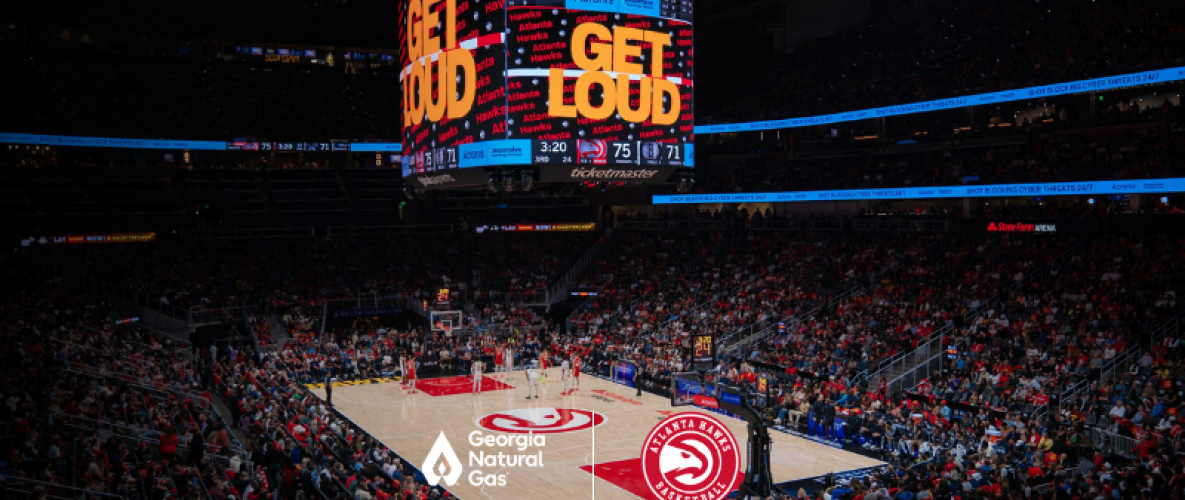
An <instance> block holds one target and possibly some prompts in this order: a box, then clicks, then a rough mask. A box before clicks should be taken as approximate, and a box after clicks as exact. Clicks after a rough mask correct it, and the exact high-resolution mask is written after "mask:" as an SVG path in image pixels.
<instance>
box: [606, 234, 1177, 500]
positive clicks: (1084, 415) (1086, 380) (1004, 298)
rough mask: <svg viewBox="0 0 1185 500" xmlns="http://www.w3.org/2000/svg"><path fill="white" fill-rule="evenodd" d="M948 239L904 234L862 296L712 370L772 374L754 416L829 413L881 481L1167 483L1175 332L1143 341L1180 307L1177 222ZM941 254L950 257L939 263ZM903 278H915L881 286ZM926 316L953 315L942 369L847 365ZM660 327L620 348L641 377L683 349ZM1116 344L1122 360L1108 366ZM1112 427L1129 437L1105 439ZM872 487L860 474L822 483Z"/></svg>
mask: <svg viewBox="0 0 1185 500" xmlns="http://www.w3.org/2000/svg"><path fill="white" fill-rule="evenodd" d="M950 243H951V244H950V246H949V247H944V246H941V245H939V246H937V247H934V248H925V247H918V248H917V249H919V250H924V251H915V252H911V253H910V254H909V256H908V257H907V258H903V259H901V260H902V262H901V265H898V266H892V267H894V271H893V272H889V273H885V274H883V275H882V276H883V278H884V281H883V284H884V285H885V289H884V290H881V291H879V292H878V291H877V290H876V288H875V287H874V288H872V289H871V290H870V293H869V294H868V295H867V297H868V298H869V299H870V300H869V301H868V302H866V304H871V305H875V307H872V308H869V307H861V304H860V302H862V301H861V300H852V301H851V303H850V304H844V303H842V302H841V303H840V305H838V306H837V307H835V309H834V311H833V312H828V311H823V313H822V314H819V315H818V316H817V317H815V318H812V321H808V322H805V323H804V324H802V325H800V326H801V328H792V329H789V330H787V331H786V332H784V333H783V332H778V333H775V334H773V335H771V336H769V337H768V338H766V339H763V340H764V342H763V343H762V344H761V345H758V346H757V347H756V348H754V349H752V350H748V349H746V350H744V351H743V352H741V353H738V357H737V358H734V359H733V360H732V361H731V362H725V363H722V364H721V365H720V366H719V367H718V368H717V370H716V374H717V376H720V377H723V378H725V379H726V380H729V381H731V382H733V383H735V384H738V385H742V386H749V387H752V386H753V385H754V383H755V378H756V377H755V375H756V374H757V373H764V374H767V375H770V376H773V377H776V379H775V382H774V384H775V385H776V386H778V387H779V389H778V390H776V391H775V393H774V394H775V396H776V398H775V400H774V401H775V402H774V404H773V405H771V406H772V407H773V408H779V407H780V408H781V410H780V411H776V413H777V415H776V417H775V416H774V415H773V414H772V413H771V415H770V417H771V419H773V418H776V419H778V422H784V423H785V424H786V425H787V427H790V428H792V429H800V428H801V429H806V428H807V426H808V425H810V426H811V427H810V428H811V429H815V426H818V425H819V423H820V422H823V423H824V424H823V426H821V427H822V428H825V430H823V431H820V432H821V435H823V436H826V437H829V438H835V437H836V433H834V432H832V430H831V427H830V424H831V423H832V422H833V421H834V420H835V418H836V415H837V413H838V415H839V416H840V417H841V418H843V419H844V420H846V424H847V426H846V427H845V431H846V435H847V440H848V441H844V442H847V443H850V444H849V446H859V447H863V448H865V449H866V450H867V451H868V452H873V453H879V454H881V456H884V457H886V459H888V460H889V461H890V462H892V463H894V464H895V465H896V466H898V467H899V468H898V469H891V470H890V471H888V473H881V474H877V475H874V476H873V477H872V478H871V480H872V481H876V482H877V483H879V486H880V487H885V488H887V489H892V488H897V489H898V490H906V491H909V492H911V494H914V495H916V494H920V493H921V492H923V491H927V492H930V494H931V495H936V494H941V495H943V496H946V497H949V496H950V495H952V494H957V493H959V492H964V494H976V493H975V492H976V491H983V492H987V493H989V494H992V495H995V494H1001V493H1000V492H1001V491H1003V494H1002V496H1007V495H1009V494H1020V495H1022V496H1029V497H1033V496H1034V495H1040V496H1043V497H1055V496H1056V497H1059V498H1060V497H1062V495H1066V496H1065V497H1066V498H1072V497H1073V496H1075V495H1078V496H1081V495H1089V496H1090V497H1098V496H1109V495H1111V494H1112V492H1115V493H1114V494H1115V495H1119V496H1120V497H1122V495H1120V494H1121V493H1122V494H1123V495H1129V496H1133V497H1139V496H1140V495H1141V494H1143V495H1148V494H1150V493H1151V492H1155V491H1162V492H1166V491H1167V488H1176V487H1177V486H1179V485H1177V486H1170V485H1169V483H1168V482H1167V480H1168V479H1170V478H1172V477H1173V476H1174V475H1175V474H1178V473H1180V472H1182V470H1183V469H1182V467H1183V466H1185V464H1183V463H1182V462H1181V461H1180V458H1179V455H1177V454H1176V453H1177V452H1178V451H1180V450H1179V447H1178V446H1177V445H1178V444H1179V442H1178V441H1177V438H1178V437H1179V435H1180V430H1181V426H1180V424H1178V423H1177V422H1176V415H1177V412H1178V410H1179V409H1181V408H1180V404H1181V399H1180V395H1179V392H1180V391H1181V390H1182V388H1183V387H1182V386H1181V382H1180V381H1179V380H1178V375H1177V374H1176V373H1175V372H1174V371H1173V370H1174V369H1175V368H1176V367H1177V362H1176V361H1175V360H1174V359H1173V358H1172V353H1173V352H1175V351H1176V350H1177V349H1178V348H1179V336H1180V335H1181V333H1182V332H1181V331H1180V330H1175V331H1170V332H1167V333H1165V334H1162V335H1161V336H1160V337H1157V338H1155V339H1153V340H1152V341H1153V342H1155V345H1154V346H1153V347H1152V349H1151V350H1149V349H1148V348H1147V347H1143V346H1144V345H1147V344H1145V343H1146V342H1148V335H1149V333H1150V332H1151V331H1152V329H1154V328H1155V327H1156V326H1157V325H1159V324H1161V323H1162V322H1164V321H1165V320H1166V319H1168V318H1169V317H1171V316H1172V315H1174V314H1179V312H1180V310H1179V309H1178V308H1177V306H1178V304H1177V302H1176V291H1177V289H1178V288H1180V286H1181V285H1182V284H1183V283H1185V268H1183V267H1182V264H1181V262H1185V260H1182V259H1181V255H1180V250H1179V248H1180V244H1181V242H1180V240H1179V238H1171V237H1164V236H1143V237H1140V236H1131V237H1118V236H1111V235H1106V236H1100V237H1098V238H1096V239H1094V240H1092V241H1087V242H1083V244H1082V245H1078V244H1077V243H1076V242H1072V241H1057V240H1052V239H1044V240H1033V239H1015V238H1008V237H1003V238H998V239H995V240H988V241H983V242H981V243H980V244H979V245H978V246H977V245H976V243H975V242H974V241H968V240H966V239H964V238H961V237H960V238H959V239H957V240H956V241H952V242H950ZM1058 255H1064V256H1065V257H1064V258H1061V259H1055V257H1057V256H1058ZM943 261H949V262H950V263H953V264H952V267H950V268H949V269H943V264H942V262H943ZM919 270H936V271H938V272H935V273H933V274H930V273H929V272H924V273H922V274H916V273H917V272H918V271H919ZM956 270H959V271H956ZM1030 275H1031V276H1030ZM927 276H928V277H927ZM951 278H955V279H953V280H952V279H951ZM911 281H918V282H919V283H920V284H922V285H923V286H922V288H921V289H920V290H921V291H922V293H920V294H916V295H914V294H909V293H906V294H903V295H897V294H896V293H895V292H897V291H898V290H900V289H901V288H905V289H906V290H908V289H909V288H910V287H911V285H910V282H911ZM960 281H961V282H962V283H960ZM940 283H945V285H944V286H943V285H940ZM1013 284H1015V286H1013ZM936 285H937V286H936ZM927 288H928V289H930V291H929V292H926V289H927ZM885 292H889V293H887V294H886V293H885ZM935 292H937V293H935ZM997 294H998V295H997ZM902 298H904V299H906V300H904V301H902V300H900V299H902ZM885 299H891V300H885ZM850 306H855V307H854V308H851V307H850ZM919 313H920V314H919ZM853 314H854V315H853ZM829 318H830V319H829ZM927 320H933V324H934V325H935V326H947V325H949V326H950V327H953V328H945V329H943V330H941V331H940V332H939V333H941V334H943V335H944V339H945V340H944V342H943V344H942V345H943V347H944V348H949V349H950V350H949V351H947V350H938V351H934V352H932V353H933V354H934V355H937V356H941V357H943V358H946V359H945V360H944V364H943V367H942V368H943V369H942V370H941V371H935V372H933V376H932V377H928V378H924V379H922V380H920V382H919V383H918V384H916V386H913V385H911V386H909V387H900V386H898V385H888V384H886V383H885V381H884V380H883V379H878V378H876V376H875V374H873V376H871V377H870V376H867V375H868V372H867V371H866V370H865V371H862V370H860V369H859V368H860V367H859V366H858V363H860V362H863V361H867V360H868V359H870V358H872V359H875V356H876V354H877V352H878V351H882V352H883V350H884V349H886V348H887V349H888V350H889V354H892V352H893V351H894V350H896V351H903V350H904V351H908V350H910V349H911V348H913V347H916V345H917V341H918V340H920V339H923V338H925V337H926V336H927V335H928V333H929V332H932V331H934V330H933V329H925V328H920V327H918V326H919V325H924V324H925V323H926V322H927ZM674 340H675V341H674V342H672V343H671V344H669V345H667V344H660V346H659V347H657V348H655V347H651V346H650V345H648V344H647V343H644V342H637V343H634V344H632V345H629V346H626V347H625V348H624V349H625V350H626V351H627V352H629V353H632V354H633V358H634V360H635V361H636V362H638V363H639V364H640V365H641V366H642V367H643V369H644V370H645V372H646V374H647V377H648V379H649V381H650V382H651V383H652V387H655V388H665V387H669V386H670V385H669V377H670V375H671V374H672V373H677V372H678V371H681V370H682V368H683V367H684V366H686V365H688V363H687V361H688V356H687V352H686V346H685V345H683V343H684V342H683V341H681V340H680V339H678V337H676V338H675V339H674ZM911 342H912V344H911ZM1137 343H1139V345H1137ZM878 345H880V349H878V348H877V347H876V346H878ZM672 350H673V351H674V352H673V353H672V352H671V351H672ZM1123 356H1131V362H1130V363H1129V364H1127V365H1124V366H1123V367H1120V368H1119V369H1118V370H1117V369H1116V367H1115V366H1114V365H1115V363H1116V361H1117V360H1119V359H1120V358H1122V357H1123ZM610 357H611V356H610ZM845 360H848V361H845ZM857 360H859V361H857ZM774 367H778V368H777V369H776V370H775V369H773V368H774ZM1108 370H1110V371H1111V372H1110V374H1109V375H1108V378H1103V375H1104V373H1107V371H1108ZM1076 388H1077V390H1076ZM1063 394H1065V395H1068V397H1066V398H1065V400H1062V399H1061V396H1062V395H1063ZM1051 400H1052V401H1053V403H1051ZM808 422H809V424H808ZM1125 438H1126V439H1128V440H1129V443H1137V444H1136V445H1135V446H1134V447H1130V446H1129V447H1126V448H1124V447H1120V446H1118V444H1117V441H1119V440H1122V439H1125ZM1051 481H1052V482H1051ZM877 489H878V487H870V484H869V479H866V480H863V481H858V482H856V483H854V484H850V485H843V486H840V487H837V489H836V490H830V491H829V494H830V495H831V498H836V497H841V498H846V497H844V496H843V495H845V494H846V493H847V492H850V491H852V490H856V493H857V495H859V494H864V495H869V494H873V493H874V492H876V491H877ZM845 490H846V491H845ZM1038 492H1040V493H1038ZM896 495H897V492H894V496H895V497H896V498H901V497H900V496H896Z"/></svg>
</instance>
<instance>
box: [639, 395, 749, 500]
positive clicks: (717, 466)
mask: <svg viewBox="0 0 1185 500" xmlns="http://www.w3.org/2000/svg"><path fill="white" fill-rule="evenodd" d="M740 470H741V450H740V448H738V447H737V441H736V438H734V437H733V435H732V432H730V431H729V430H728V428H727V427H725V426H724V424H722V423H720V421H719V420H716V419H715V418H712V417H710V416H707V415H704V414H701V413H678V414H675V415H673V416H670V417H667V418H666V419H664V420H663V421H662V422H660V423H659V424H658V426H656V427H655V428H654V429H653V430H651V431H650V435H648V436H646V442H645V443H644V444H643V445H642V475H643V476H644V477H645V478H646V485H647V486H649V487H650V492H651V493H654V496H656V497H658V498H694V499H696V500H720V499H722V498H724V497H726V496H728V493H729V492H731V491H732V489H733V487H734V486H736V483H737V481H738V480H739V473H740Z"/></svg>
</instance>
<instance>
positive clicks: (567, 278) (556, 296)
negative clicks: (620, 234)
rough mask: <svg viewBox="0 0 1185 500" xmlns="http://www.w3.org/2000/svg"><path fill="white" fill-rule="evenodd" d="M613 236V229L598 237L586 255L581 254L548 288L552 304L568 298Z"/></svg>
mask: <svg viewBox="0 0 1185 500" xmlns="http://www.w3.org/2000/svg"><path fill="white" fill-rule="evenodd" d="M612 237H613V231H606V232H605V236H604V237H602V238H601V239H598V240H597V242H596V243H594V244H593V246H592V247H590V248H589V249H588V250H586V251H585V252H584V255H581V256H580V258H579V259H576V262H574V263H572V266H571V267H569V268H568V271H567V272H565V273H564V275H563V276H561V277H560V279H559V280H557V281H556V283H555V284H554V285H552V286H551V287H550V288H548V289H547V294H548V295H549V296H550V297H551V299H550V302H549V303H550V304H554V303H556V302H560V301H563V300H565V299H567V295H568V292H569V291H571V290H572V287H573V286H574V285H575V284H576V283H578V282H579V280H580V277H581V276H583V275H584V271H585V270H587V269H588V266H591V265H592V263H593V262H596V260H597V255H598V254H600V252H601V248H602V247H604V246H605V244H606V243H608V241H609V239H610V238H612Z"/></svg>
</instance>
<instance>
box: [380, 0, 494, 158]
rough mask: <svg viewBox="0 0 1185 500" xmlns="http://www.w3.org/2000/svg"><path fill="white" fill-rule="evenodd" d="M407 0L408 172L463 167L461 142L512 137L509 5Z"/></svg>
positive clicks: (403, 23) (403, 30)
mask: <svg viewBox="0 0 1185 500" xmlns="http://www.w3.org/2000/svg"><path fill="white" fill-rule="evenodd" d="M400 6H401V11H400V13H401V15H400V16H399V17H400V21H399V22H400V26H399V28H400V29H399V42H400V43H399V60H400V64H401V66H402V68H403V70H402V71H401V72H400V74H399V80H400V86H401V90H402V99H403V116H402V117H401V119H402V121H403V157H404V158H405V159H406V160H405V161H404V174H405V175H414V174H423V173H429V172H438V171H443V170H448V169H456V168H459V167H460V157H459V153H458V150H457V148H458V146H460V145H462V144H470V143H475V142H482V141H489V140H494V139H503V138H505V137H506V120H505V115H506V96H505V92H506V78H505V77H504V76H503V73H504V71H503V70H504V67H505V60H506V44H505V39H506V33H505V30H506V22H505V19H506V16H505V12H504V10H503V8H502V7H501V5H500V3H499V4H498V5H497V6H496V8H493V9H491V8H489V7H490V6H494V2H476V1H474V0H407V1H405V2H403V3H402V4H401V5H400Z"/></svg>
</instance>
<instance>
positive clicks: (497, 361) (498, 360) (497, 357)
mask: <svg viewBox="0 0 1185 500" xmlns="http://www.w3.org/2000/svg"><path fill="white" fill-rule="evenodd" d="M503 353H504V351H503V350H502V349H500V348H495V349H494V373H499V372H501V371H502V369H503V368H505V367H506V362H505V361H503V359H502V355H503ZM502 378H506V376H505V375H502Z"/></svg>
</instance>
